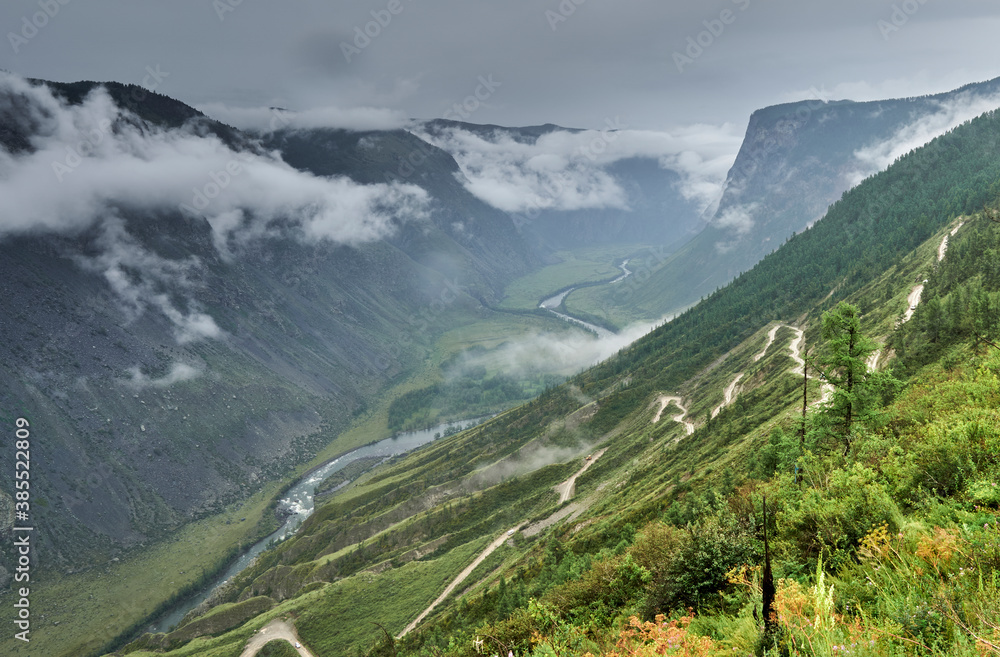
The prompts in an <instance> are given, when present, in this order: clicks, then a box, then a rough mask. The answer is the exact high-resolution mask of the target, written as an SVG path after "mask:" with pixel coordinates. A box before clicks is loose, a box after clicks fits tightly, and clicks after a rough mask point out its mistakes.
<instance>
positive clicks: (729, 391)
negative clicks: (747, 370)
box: [712, 372, 743, 418]
mask: <svg viewBox="0 0 1000 657" xmlns="http://www.w3.org/2000/svg"><path fill="white" fill-rule="evenodd" d="M742 380H743V372H740V373H739V374H737V375H736V378H735V379H733V382H732V383H730V384H729V385H728V386H726V390H725V392H723V393H722V403H721V404H719V405H718V406H716V407H715V408H713V409H712V417H713V418H715V417H718V415H719V413H721V412H722V409H724V408H725V407H726V406H729V405H730V404H732V403H733V400H734V399H736V386H738V385H739V384H740V381H742Z"/></svg>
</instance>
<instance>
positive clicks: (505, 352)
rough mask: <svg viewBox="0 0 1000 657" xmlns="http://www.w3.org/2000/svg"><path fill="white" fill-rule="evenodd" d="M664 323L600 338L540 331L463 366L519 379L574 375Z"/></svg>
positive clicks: (469, 359) (636, 326)
mask: <svg viewBox="0 0 1000 657" xmlns="http://www.w3.org/2000/svg"><path fill="white" fill-rule="evenodd" d="M662 323H663V322H662V321H660V322H655V323H643V324H634V325H632V326H630V327H628V328H626V329H624V330H622V331H621V332H619V333H616V334H610V335H606V336H604V337H600V338H599V337H597V336H595V335H593V334H592V333H589V332H586V331H582V330H580V331H571V330H564V331H558V332H557V331H540V332H536V333H531V334H528V335H525V336H521V337H518V338H516V339H513V340H510V341H508V342H506V343H504V344H502V345H501V346H499V347H498V348H496V349H494V350H492V351H490V352H489V353H486V354H475V355H466V357H465V361H464V363H463V365H465V366H479V365H485V366H486V367H487V368H496V367H499V368H502V370H503V371H504V372H505V373H506V374H508V375H510V376H512V377H515V378H519V377H521V378H527V377H531V376H537V375H539V374H557V375H561V376H571V375H573V374H576V373H578V372H580V371H582V370H584V369H586V368H588V367H591V366H593V365H596V364H597V363H600V362H601V361H603V360H606V359H608V358H610V357H611V356H613V355H615V354H616V353H618V352H619V351H621V350H622V349H624V348H625V347H627V346H629V345H630V344H632V343H633V342H635V341H636V340H638V339H639V338H641V337H643V336H644V335H646V334H647V333H649V332H650V331H652V330H653V329H654V328H656V327H657V326H659V325H660V324H662Z"/></svg>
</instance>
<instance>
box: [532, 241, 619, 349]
mask: <svg viewBox="0 0 1000 657" xmlns="http://www.w3.org/2000/svg"><path fill="white" fill-rule="evenodd" d="M618 268H619V269H621V270H622V275H621V276H619V277H618V278H616V279H614V280H613V281H610V282H608V283H607V285H614V284H615V283H621V282H622V281H624V280H625V279H626V278H628V277H629V276H631V275H632V272H631V271H629V269H628V260H625V261H623V262H622V263H621V264H620V265H618ZM577 289H579V288H575V287H571V288H569V289H568V290H564V291H562V292H560V293H559V294H557V295H555V296H553V297H549V298H548V299H545V300H544V301H542V302H541V303H540V304H538V307H539V308H542V309H543V310H548V311H549V312H550V313H552V314H553V315H555V316H556V317H558V318H559V319H561V320H563V321H566V322H570V323H571V324H576V325H577V326H582V327H583V328H585V329H587V330H588V331H591V332H593V333H596V334H597V337H599V338H607V337H610V336H612V335H614V334H613V333H612V332H611V331H609V330H608V329H606V328H602V327H600V326H597V325H595V324H591V323H590V322H585V321H583V320H582V319H577V318H576V317H570V316H569V315H565V314H563V313H561V312H557V311H556V310H555V309H556V308H558V307H559V306H561V305H562V302H563V300H564V299H565V298H566V297H567V296H568V295H569V294H570V292H573V291H574V290H577Z"/></svg>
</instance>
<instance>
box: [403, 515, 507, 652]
mask: <svg viewBox="0 0 1000 657" xmlns="http://www.w3.org/2000/svg"><path fill="white" fill-rule="evenodd" d="M523 525H524V523H521V524H520V525H518V526H517V527H514V528H513V529H508V530H507V531H506V532H504V533H503V534H501V535H500V536H499V537H498V538H497V539H496V540H494V541H493V542H492V543H490V544H489V546H487V548H486V549H485V550H483V551H482V552H481V553H480V554H479V556H478V557H476V559H475V561H473V562H472V563H470V564H469V565H468V566H466V567H465V570H463V571H462V572H460V573H459V574H458V577H456V578H455V579H453V580H451V583H450V584H448V586H446V587H445V589H444V592H443V593H442V594H441V595H439V596H438V597H437V600H435V601H434V602H432V603H431V604H430V606H429V607H427V609H424V610H423V611H422V612H420V615H419V616H417V617H416V618H414V619H413V622H412V623H410V624H409V625H407V626H406V629H404V630H403V631H402V632H400V633H399V634H398V635H397V636H396V638H397V639H402V638H403V637H404V636H406V635H407V634H409V633H410V632H412V631H413V629H414V628H415V627H416V626H417V625H419V624H420V623H421V621H423V620H424V619H425V618H427V615H428V614H430V613H431V612H432V611H434V608H435V607H437V606H438V605H439V604H441V603H442V602H444V600H445V598H447V597H448V596H449V595H451V592H452V591H454V590H455V589H456V588H458V585H459V584H461V583H462V582H464V581H465V580H466V578H467V577H468V576H469V575H471V574H472V571H473V570H475V569H476V568H477V567H479V564H481V563H483V562H484V561H486V557H488V556H490V555H491V554H493V552H494V550H496V549H497V548H498V547H500V546H501V545H503V544H504V543H506V542H507V541H508V540H509V539H510V537H511V536H513V535H514V534H515V533H516V532H517V530H519V529H520V528H521V527H522V526H523Z"/></svg>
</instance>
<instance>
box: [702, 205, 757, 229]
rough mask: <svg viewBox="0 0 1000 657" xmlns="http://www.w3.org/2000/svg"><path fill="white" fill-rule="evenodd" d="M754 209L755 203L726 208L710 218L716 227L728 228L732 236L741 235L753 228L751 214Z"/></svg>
mask: <svg viewBox="0 0 1000 657" xmlns="http://www.w3.org/2000/svg"><path fill="white" fill-rule="evenodd" d="M756 209H757V204H756V203H752V204H749V205H736V206H733V207H731V208H726V209H725V210H723V211H722V212H721V213H719V215H718V216H717V217H716V218H715V219H713V220H712V223H713V224H714V225H715V226H717V227H718V228H722V229H724V230H728V231H729V232H730V234H731V235H732V236H734V237H741V236H743V235H746V234H747V233H749V232H750V231H751V229H753V226H754V218H753V215H754V212H755V211H756Z"/></svg>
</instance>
